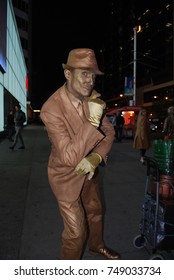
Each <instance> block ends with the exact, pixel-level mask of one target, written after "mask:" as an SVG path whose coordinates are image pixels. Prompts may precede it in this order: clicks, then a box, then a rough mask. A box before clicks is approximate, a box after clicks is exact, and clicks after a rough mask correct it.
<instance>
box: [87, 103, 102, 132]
mask: <svg viewBox="0 0 174 280" xmlns="http://www.w3.org/2000/svg"><path fill="white" fill-rule="evenodd" d="M88 105H89V113H90V116H89V118H88V120H89V122H90V123H91V124H92V125H93V126H95V127H96V128H98V127H99V124H100V120H101V117H102V115H103V111H104V109H105V108H106V103H105V102H104V101H103V100H101V99H100V98H95V99H91V100H89V101H88Z"/></svg>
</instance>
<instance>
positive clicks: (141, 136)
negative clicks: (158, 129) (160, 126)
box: [133, 109, 151, 164]
mask: <svg viewBox="0 0 174 280" xmlns="http://www.w3.org/2000/svg"><path fill="white" fill-rule="evenodd" d="M150 146H151V134H150V123H149V120H148V118H147V111H146V110H145V109H142V110H140V112H139V114H138V119H137V124H136V131H135V136H134V141H133V148H135V149H139V151H140V162H141V163H142V164H143V163H144V156H145V154H146V151H147V149H149V148H150Z"/></svg>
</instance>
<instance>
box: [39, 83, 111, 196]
mask: <svg viewBox="0 0 174 280" xmlns="http://www.w3.org/2000/svg"><path fill="white" fill-rule="evenodd" d="M88 100H89V97H88V98H85V100H84V101H83V104H84V105H83V107H84V111H85V115H86V117H85V116H84V117H80V116H79V114H78V112H77V110H76V108H75V107H74V106H73V105H72V103H71V101H70V99H69V97H68V95H67V91H66V86H65V85H63V86H62V87H61V88H59V89H58V90H57V91H56V92H55V93H54V94H53V95H52V96H50V97H49V99H48V100H47V101H46V102H45V103H44V104H43V106H42V108H41V113H40V117H41V119H42V121H43V123H44V124H45V126H46V129H47V132H48V137H49V139H50V142H51V154H50V156H49V162H48V179H49V184H50V186H51V188H52V190H53V192H54V194H55V196H56V198H57V200H63V201H73V200H75V199H77V198H78V196H79V195H80V192H81V190H82V187H83V184H84V181H85V178H86V176H81V175H77V174H76V173H75V172H74V169H75V167H76V166H77V164H78V163H79V162H80V161H81V160H82V159H83V158H84V157H85V156H86V155H88V153H90V152H91V151H93V152H97V153H99V154H100V155H101V156H102V158H103V162H104V163H106V161H107V154H108V152H109V151H110V149H111V147H112V144H113V141H114V136H115V131H114V128H113V126H112V124H111V123H110V122H109V120H108V118H107V117H106V116H104V117H103V119H102V123H101V126H100V130H99V129H96V128H95V127H94V126H93V125H91V124H90V122H89V121H88V120H87V117H88V116H89V109H88ZM92 182H93V179H91V183H92Z"/></svg>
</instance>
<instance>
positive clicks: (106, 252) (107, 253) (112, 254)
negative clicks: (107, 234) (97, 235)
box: [89, 247, 121, 260]
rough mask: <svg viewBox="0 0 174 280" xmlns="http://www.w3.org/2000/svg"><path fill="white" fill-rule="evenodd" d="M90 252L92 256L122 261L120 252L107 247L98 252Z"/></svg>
mask: <svg viewBox="0 0 174 280" xmlns="http://www.w3.org/2000/svg"><path fill="white" fill-rule="evenodd" d="M89 252H90V253H91V254H92V255H102V256H103V257H105V258H106V259H108V260H119V259H121V255H120V254H119V253H118V252H116V251H114V250H112V249H109V248H107V247H104V248H100V249H99V250H98V251H93V250H90V251H89Z"/></svg>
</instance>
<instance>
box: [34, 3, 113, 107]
mask: <svg viewBox="0 0 174 280" xmlns="http://www.w3.org/2000/svg"><path fill="white" fill-rule="evenodd" d="M49 2H50V3H51V5H49V4H48V3H49ZM78 2H79V1H64V2H60V1H53V0H50V1H48V2H46V1H41V0H37V1H33V13H32V14H33V35H32V55H33V59H32V83H33V84H32V104H33V107H35V108H36V107H37V108H38V107H41V106H42V104H43V102H44V101H45V100H46V99H47V98H48V97H49V96H50V95H51V94H52V93H53V92H54V91H55V90H56V89H57V88H58V87H59V86H61V85H62V84H63V83H64V82H65V78H64V75H63V69H62V63H66V61H67V56H68V53H69V51H70V50H71V49H73V48H79V47H80V48H81V47H85V48H92V49H94V51H95V50H99V49H100V48H101V46H102V41H103V36H104V33H105V28H106V24H107V16H108V10H107V6H108V5H106V2H107V1H106V0H105V1H84V2H81V4H79V3H78ZM97 3H98V6H97ZM59 5H60V7H59ZM38 19H39V20H38ZM98 64H99V66H100V62H98Z"/></svg>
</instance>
